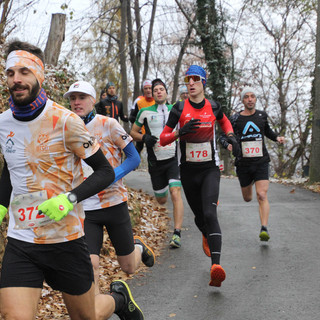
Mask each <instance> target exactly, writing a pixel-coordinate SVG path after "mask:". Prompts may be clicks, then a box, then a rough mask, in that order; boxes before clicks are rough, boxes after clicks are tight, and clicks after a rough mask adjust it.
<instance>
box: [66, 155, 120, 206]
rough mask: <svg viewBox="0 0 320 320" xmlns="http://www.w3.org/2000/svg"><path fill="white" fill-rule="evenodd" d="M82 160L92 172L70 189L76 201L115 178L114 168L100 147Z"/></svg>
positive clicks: (105, 186) (85, 197) (87, 196)
mask: <svg viewBox="0 0 320 320" xmlns="http://www.w3.org/2000/svg"><path fill="white" fill-rule="evenodd" d="M84 161H85V163H86V164H88V165H89V166H90V167H91V168H92V169H93V171H94V172H93V174H92V175H91V176H90V177H88V178H87V179H86V180H85V181H83V182H82V183H81V184H80V185H79V186H78V187H76V188H75V189H73V190H72V193H75V194H76V196H77V199H78V202H80V201H82V200H85V199H87V198H89V197H91V196H93V195H95V194H97V193H98V192H100V191H102V190H103V189H105V188H107V187H108V186H109V185H110V184H111V183H112V182H113V180H114V178H115V174H114V170H113V168H112V166H111V165H110V163H109V161H108V160H107V159H106V157H105V156H104V154H103V152H102V151H101V149H99V150H98V151H97V152H96V153H95V154H94V155H92V156H91V157H89V158H87V159H84Z"/></svg>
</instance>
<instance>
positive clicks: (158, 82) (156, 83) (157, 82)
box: [151, 78, 168, 95]
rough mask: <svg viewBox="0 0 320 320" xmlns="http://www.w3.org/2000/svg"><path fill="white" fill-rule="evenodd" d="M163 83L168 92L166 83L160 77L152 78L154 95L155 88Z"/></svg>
mask: <svg viewBox="0 0 320 320" xmlns="http://www.w3.org/2000/svg"><path fill="white" fill-rule="evenodd" d="M159 84H161V85H162V86H164V88H165V89H166V92H167V93H168V90H167V87H166V84H165V83H164V82H163V81H162V80H161V79H159V78H157V79H154V80H152V84H151V88H152V95H153V89H154V87H155V86H157V85H159Z"/></svg>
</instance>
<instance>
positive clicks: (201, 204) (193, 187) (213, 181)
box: [180, 166, 221, 264]
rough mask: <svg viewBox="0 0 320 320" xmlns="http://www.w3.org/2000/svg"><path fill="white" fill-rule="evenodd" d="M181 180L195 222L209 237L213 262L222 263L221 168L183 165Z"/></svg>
mask: <svg viewBox="0 0 320 320" xmlns="http://www.w3.org/2000/svg"><path fill="white" fill-rule="evenodd" d="M180 169H181V182H182V186H183V190H184V193H185V195H186V198H187V201H188V204H189V206H190V208H191V210H192V211H193V213H194V215H195V224H196V225H197V227H198V228H199V230H200V231H201V232H202V233H203V235H204V236H205V237H206V238H207V240H208V244H209V248H210V252H211V260H212V264H220V255H221V229H220V225H219V221H218V216H217V203H218V198H219V186H220V170H219V168H218V167H212V168H205V169H204V168H201V167H196V166H192V168H190V166H188V167H183V166H182V167H181V168H180Z"/></svg>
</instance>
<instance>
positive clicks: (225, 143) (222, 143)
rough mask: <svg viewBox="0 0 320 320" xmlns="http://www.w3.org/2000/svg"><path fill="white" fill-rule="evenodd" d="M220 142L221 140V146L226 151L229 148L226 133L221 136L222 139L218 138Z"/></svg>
mask: <svg viewBox="0 0 320 320" xmlns="http://www.w3.org/2000/svg"><path fill="white" fill-rule="evenodd" d="M218 140H219V142H220V143H221V145H222V146H223V147H224V148H225V149H227V148H228V145H229V142H228V138H227V136H226V134H225V133H222V134H221V135H220V137H219V138H218Z"/></svg>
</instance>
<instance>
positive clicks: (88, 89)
mask: <svg viewBox="0 0 320 320" xmlns="http://www.w3.org/2000/svg"><path fill="white" fill-rule="evenodd" d="M73 92H82V93H86V94H88V95H89V96H91V97H93V99H94V100H96V90H95V89H94V87H93V86H92V85H91V84H90V83H89V82H87V81H77V82H75V83H74V84H72V85H71V86H70V88H69V90H68V92H66V93H65V94H64V95H63V97H64V98H65V99H67V98H69V97H70V95H71V93H73Z"/></svg>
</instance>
